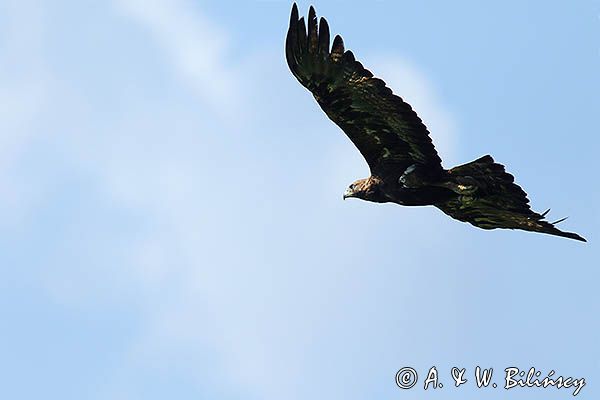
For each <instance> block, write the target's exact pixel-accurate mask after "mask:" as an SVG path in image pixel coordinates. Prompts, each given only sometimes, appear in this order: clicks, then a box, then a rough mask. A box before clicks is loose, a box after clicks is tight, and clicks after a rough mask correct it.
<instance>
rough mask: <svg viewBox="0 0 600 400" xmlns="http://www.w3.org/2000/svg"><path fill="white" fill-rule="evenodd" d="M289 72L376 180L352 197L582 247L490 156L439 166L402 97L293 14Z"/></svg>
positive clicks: (319, 25) (361, 183) (320, 29)
mask: <svg viewBox="0 0 600 400" xmlns="http://www.w3.org/2000/svg"><path fill="white" fill-rule="evenodd" d="M285 53H286V60H287V63H288V66H289V68H290V70H291V72H292V74H293V75H294V76H295V77H296V79H297V80H298V81H299V82H300V83H301V84H302V85H303V86H304V87H306V88H307V89H308V90H309V91H310V92H311V93H312V94H313V97H314V98H315V100H316V101H317V103H318V104H319V106H320V107H321V109H322V110H323V111H324V112H325V114H326V115H327V116H328V117H329V118H330V119H331V120H332V121H333V122H334V123H335V124H336V125H338V126H339V127H340V128H341V129H342V131H344V133H345V134H346V135H347V136H348V138H349V139H350V140H351V141H352V143H354V145H355V146H356V147H357V149H358V150H359V151H360V153H361V154H362V155H363V157H364V158H365V160H366V162H367V164H368V165H369V168H370V170H371V176H370V177H368V178H365V179H359V180H357V181H355V182H354V183H352V184H351V185H350V186H349V187H348V188H347V189H346V191H345V192H344V199H346V198H349V197H354V198H359V199H362V200H367V201H372V202H376V203H387V202H393V203H397V204H400V205H403V206H425V205H432V206H435V207H437V208H439V209H440V210H441V211H443V212H444V213H445V214H447V215H449V216H450V217H452V218H455V219H457V220H460V221H463V222H468V223H470V224H472V225H474V226H476V227H479V228H483V229H495V228H505V229H521V230H526V231H533V232H542V233H547V234H551V235H555V236H563V237H567V238H571V239H576V240H580V241H585V239H584V238H582V237H581V236H579V235H577V234H576V233H571V232H563V231H561V230H559V229H558V228H557V227H556V226H555V224H556V223H558V222H560V221H556V222H554V223H551V222H548V221H546V220H545V215H546V214H547V211H546V212H545V213H543V214H538V213H536V212H534V211H533V210H531V208H530V206H529V199H528V198H527V194H526V193H525V191H523V189H521V187H520V186H518V185H517V184H515V183H514V177H513V176H512V175H511V174H509V173H507V172H506V171H505V168H504V166H503V165H501V164H498V163H496V162H495V161H494V159H493V158H492V157H491V156H489V155H486V156H483V157H481V158H479V159H477V160H475V161H472V162H470V163H467V164H463V165H459V166H457V167H454V168H451V169H444V168H443V167H442V160H441V159H440V157H439V156H438V154H437V151H436V150H435V147H434V146H433V143H432V141H431V138H430V136H429V131H428V130H427V127H426V126H425V125H424V124H423V122H422V121H421V119H420V118H419V117H418V116H417V114H416V113H415V112H414V111H413V109H412V108H411V106H410V105H409V104H407V103H406V102H404V101H403V100H402V98H400V97H399V96H396V95H394V94H393V93H392V90H391V89H389V88H388V87H387V86H386V84H385V82H384V81H382V80H381V79H379V78H376V77H374V76H373V74H372V73H371V72H370V71H369V70H367V69H365V68H364V67H363V65H362V64H361V63H360V62H359V61H357V60H356V59H355V57H354V54H353V53H352V52H351V51H349V50H345V48H344V42H343V40H342V38H341V37H340V36H339V35H338V36H335V38H334V39H333V43H330V33H329V25H328V23H327V21H326V20H325V19H324V18H321V19H320V20H319V21H318V20H317V17H316V13H315V10H314V8H313V7H310V9H309V13H308V19H307V20H306V21H305V20H304V18H303V17H302V18H299V15H298V8H297V6H296V4H294V5H293V7H292V13H291V17H290V25H289V29H288V33H287V37H286V44H285Z"/></svg>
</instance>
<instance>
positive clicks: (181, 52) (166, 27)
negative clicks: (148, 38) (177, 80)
mask: <svg viewBox="0 0 600 400" xmlns="http://www.w3.org/2000/svg"><path fill="white" fill-rule="evenodd" d="M115 3H116V5H117V7H118V9H119V10H120V11H121V12H122V13H123V14H124V15H126V16H127V17H129V18H132V19H133V20H134V21H136V22H137V23H139V24H141V25H142V26H144V27H145V28H146V29H148V30H149V32H150V33H151V35H152V37H153V38H154V40H156V42H157V43H158V44H159V45H160V46H161V47H162V49H163V50H164V51H165V53H166V57H165V59H166V60H167V61H168V62H169V63H172V65H173V66H174V67H175V69H176V70H177V73H178V74H179V75H180V76H181V77H182V79H183V80H184V82H185V83H187V84H189V85H190V86H191V87H192V88H193V89H194V90H195V91H196V93H197V94H198V95H199V96H200V97H202V98H203V99H205V100H206V101H208V102H209V104H211V105H212V106H213V107H214V110H215V111H220V112H223V110H226V112H225V113H226V114H227V115H229V114H230V113H232V112H233V109H235V108H236V105H237V100H236V91H237V88H238V84H237V82H236V78H237V76H236V75H235V74H234V73H233V72H232V71H231V68H230V67H229V66H228V65H227V64H226V62H225V57H226V56H227V54H226V51H227V35H226V32H224V31H223V30H222V29H221V28H220V27H219V26H218V25H216V24H214V23H213V22H212V21H210V20H209V18H207V17H206V16H205V15H203V14H202V13H201V12H200V11H199V10H198V9H197V8H196V7H194V3H193V2H190V1H185V0H171V1H162V0H115Z"/></svg>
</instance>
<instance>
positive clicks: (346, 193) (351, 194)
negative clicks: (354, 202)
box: [342, 188, 354, 200]
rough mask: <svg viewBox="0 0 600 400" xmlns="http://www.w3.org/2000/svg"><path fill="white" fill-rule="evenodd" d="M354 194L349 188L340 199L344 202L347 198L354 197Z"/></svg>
mask: <svg viewBox="0 0 600 400" xmlns="http://www.w3.org/2000/svg"><path fill="white" fill-rule="evenodd" d="M353 195H354V192H353V191H352V190H350V188H348V189H346V191H345V192H344V195H343V196H342V198H343V199H344V200H346V199H347V198H348V197H354V196H353Z"/></svg>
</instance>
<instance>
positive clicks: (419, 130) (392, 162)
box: [286, 4, 442, 178]
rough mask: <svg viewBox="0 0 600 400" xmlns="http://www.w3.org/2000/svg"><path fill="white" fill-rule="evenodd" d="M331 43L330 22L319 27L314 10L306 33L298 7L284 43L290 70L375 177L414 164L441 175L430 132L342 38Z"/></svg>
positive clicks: (402, 169)
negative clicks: (354, 53) (341, 131)
mask: <svg viewBox="0 0 600 400" xmlns="http://www.w3.org/2000/svg"><path fill="white" fill-rule="evenodd" d="M329 42H330V40H329V27H328V25H327V21H325V19H324V18H321V20H320V22H319V24H318V25H317V17H316V14H315V10H314V8H313V7H311V8H310V10H309V14H308V32H307V27H306V25H305V22H304V18H301V19H298V8H297V7H296V4H294V6H293V8H292V15H291V18H290V27H289V30H288V34H287V39H286V58H287V62H288V65H289V67H290V70H291V71H292V73H293V74H294V76H295V77H296V78H297V79H298V81H300V83H301V84H302V85H304V86H305V87H306V88H307V89H308V90H310V91H311V92H312V94H313V96H314V97H315V99H316V100H317V102H318V103H319V105H320V106H321V108H322V109H323V111H325V113H326V114H327V116H328V117H329V118H330V119H331V120H332V121H333V122H335V123H336V124H337V125H338V126H339V127H340V128H342V130H343V131H344V132H345V133H346V135H348V137H349V138H350V140H351V141H352V142H353V143H354V145H355V146H356V147H357V148H358V150H359V151H360V152H361V153H362V155H363V157H364V158H365V159H366V161H367V163H368V164H369V167H370V169H371V173H373V174H375V175H379V176H381V177H383V178H385V177H390V176H393V175H400V174H402V172H403V171H404V170H405V169H406V167H408V166H410V165H412V164H422V165H426V166H427V167H428V168H429V169H430V170H431V171H432V172H437V171H441V170H442V165H441V160H440V158H439V156H438V154H437V152H436V151H435V148H434V147H433V143H432V142H431V139H430V137H429V132H428V131H427V127H425V125H424V124H423V122H422V121H421V119H420V118H419V117H418V116H417V114H416V113H415V112H414V111H413V110H412V108H411V107H410V105H408V104H407V103H405V102H404V101H403V100H402V99H401V98H400V97H398V96H395V95H394V94H393V93H392V91H391V90H390V89H389V88H387V87H386V85H385V82H383V81H382V80H381V79H378V78H375V77H373V74H372V73H371V72H369V71H368V70H367V69H365V68H363V66H362V64H361V63H360V62H358V61H356V60H355V59H354V55H353V54H352V52H351V51H344V43H343V41H342V38H341V37H340V36H336V37H335V39H334V40H333V46H332V48H331V50H330V49H329V44H330V43H329ZM396 177H397V176H396Z"/></svg>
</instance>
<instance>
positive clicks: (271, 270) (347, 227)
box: [11, 0, 453, 399]
mask: <svg viewBox="0 0 600 400" xmlns="http://www.w3.org/2000/svg"><path fill="white" fill-rule="evenodd" d="M116 4H117V5H118V8H119V10H120V12H121V13H122V15H125V16H126V17H128V18H131V19H132V20H133V21H135V22H136V24H138V26H141V27H143V28H144V29H147V30H148V32H150V33H151V37H152V38H153V39H154V40H155V41H156V43H158V44H159V45H160V46H161V48H162V49H163V51H164V54H165V63H166V64H169V65H172V67H173V68H174V70H175V71H176V73H177V75H178V76H179V77H180V78H181V81H182V82H184V83H186V84H189V85H190V86H191V87H192V88H193V89H194V90H195V92H196V94H197V95H198V96H199V97H200V98H201V99H203V100H204V101H206V102H207V103H209V104H210V105H211V106H212V108H213V109H214V110H222V109H226V110H228V111H227V113H231V112H232V110H233V111H236V110H238V106H237V105H236V102H238V101H241V102H244V106H245V108H247V109H250V110H251V111H252V113H251V114H252V120H251V121H249V123H248V125H247V126H246V127H245V131H246V132H239V131H237V130H235V129H232V128H231V126H230V125H229V121H224V120H223V119H215V118H213V116H214V115H213V113H212V112H211V110H205V109H204V110H203V109H200V110H198V111H195V110H194V111H193V112H191V111H190V110H179V109H177V107H176V106H175V105H173V104H172V103H170V104H168V105H163V104H158V105H157V104H147V105H144V106H147V107H139V105H138V107H139V108H141V109H142V111H140V110H139V109H138V110H137V112H133V111H132V110H123V111H124V112H123V114H124V115H126V117H125V118H121V117H117V118H112V119H110V115H108V117H107V119H104V115H103V114H102V113H101V112H100V113H98V114H94V110H87V109H86V112H85V113H77V114H78V118H80V119H82V120H83V121H81V122H82V124H81V126H79V127H77V129H69V130H67V131H68V132H72V131H76V132H77V134H76V135H75V134H73V135H71V134H70V133H68V134H66V135H65V137H63V138H61V139H64V141H65V143H66V144H65V143H60V141H57V146H58V145H64V146H65V149H64V154H65V156H68V157H71V158H72V160H71V161H73V164H74V165H77V166H78V167H79V168H80V169H81V171H79V172H82V173H85V174H86V177H89V179H91V180H94V183H95V184H96V186H97V187H98V188H99V192H100V195H101V196H105V197H106V199H104V200H106V201H107V202H108V203H110V204H113V205H114V206H115V207H116V208H118V209H119V210H120V211H121V212H125V213H127V212H130V213H131V214H132V215H135V216H141V218H143V220H144V222H145V223H146V224H147V225H148V226H150V228H149V229H147V230H145V231H144V232H143V234H140V235H139V236H138V235H133V236H135V237H133V238H129V237H128V238H127V239H126V240H124V241H123V242H120V241H119V240H117V239H115V240H114V241H110V238H109V239H108V240H107V239H104V240H107V241H108V242H109V243H108V244H106V243H104V244H95V246H93V248H92V249H91V250H92V251H90V253H93V254H85V255H84V256H87V257H89V258H93V257H94V256H96V257H97V258H98V259H99V260H100V261H96V263H93V262H87V261H86V260H84V262H83V265H79V263H80V261H79V260H78V259H77V257H76V256H72V257H70V258H68V259H67V258H65V260H64V261H65V262H64V263H63V265H61V266H60V267H57V269H53V270H51V271H49V272H48V273H47V275H48V276H49V279H48V290H49V291H50V293H51V294H52V295H55V296H56V300H57V301H58V302H61V301H62V302H70V303H72V304H75V305H76V306H77V307H82V308H85V307H86V305H87V304H89V303H94V302H100V303H102V302H103V301H104V302H106V301H113V300H114V298H112V297H111V296H117V297H118V293H117V294H116V295H115V294H114V292H119V291H122V292H124V293H125V294H124V295H123V296H122V297H119V300H121V301H123V302H128V301H129V302H135V303H136V304H141V305H142V307H143V308H144V309H143V310H142V313H143V314H144V322H143V324H144V326H145V328H146V329H144V330H143V332H142V334H141V335H140V337H139V338H137V340H136V344H135V345H134V346H133V347H132V348H131V349H130V352H129V354H128V355H126V356H125V357H124V359H125V360H124V363H125V366H124V367H123V368H122V369H121V370H120V371H118V372H117V375H121V374H123V375H125V376H127V374H128V372H127V371H126V369H127V367H128V366H129V367H131V369H132V370H134V369H137V368H138V367H140V366H141V367H146V366H147V364H151V363H155V364H156V363H157V361H156V360H169V359H171V358H173V357H182V358H185V357H187V356H190V357H193V359H194V361H193V362H195V363H198V364H201V363H202V362H203V360H202V357H201V356H198V353H201V351H199V350H198V348H202V347H204V348H209V349H211V351H214V352H215V353H217V354H218V357H219V362H220V368H222V370H223V371H224V375H225V376H227V379H228V380H229V381H228V382H227V384H230V383H231V384H233V385H234V386H239V387H242V388H243V391H247V392H250V393H251V394H254V395H255V396H252V395H251V396H250V397H260V398H273V399H275V398H290V399H292V398H294V397H295V396H294V394H295V395H296V396H300V394H299V393H302V390H306V389H305V388H299V387H298V386H299V385H300V384H301V383H300V382H299V381H298V377H300V376H303V375H306V374H310V373H312V370H313V369H314V368H311V366H310V365H309V364H307V361H306V360H307V358H308V357H310V356H308V355H306V354H305V352H306V349H307V348H309V347H311V346H312V341H313V340H314V338H318V337H320V335H322V334H323V332H325V333H326V334H330V335H335V332H337V331H335V327H336V324H344V323H347V322H348V323H352V324H353V326H356V327H359V328H361V327H360V325H361V324H362V322H360V321H357V318H358V316H359V315H360V314H355V313H356V312H357V311H356V308H358V309H359V311H361V310H360V308H361V307H362V308H363V309H362V311H361V312H364V311H365V310H364V309H365V308H367V307H372V308H373V310H370V311H369V314H370V315H374V316H375V317H376V318H379V319H381V320H384V319H385V318H384V317H383V311H381V310H376V309H375V308H376V301H375V300H370V299H375V298H376V297H375V296H374V294H375V293H376V292H378V291H379V290H381V289H382V288H381V287H372V286H369V284H370V283H372V281H371V280H372V279H374V278H373V277H372V276H373V275H371V274H375V276H377V275H376V274H377V263H379V262H381V261H382V259H381V254H383V253H381V254H376V255H373V254H370V253H369V251H368V249H369V246H370V244H373V243H371V241H373V237H372V235H371V229H372V228H373V227H374V226H375V224H376V223H377V224H379V223H384V220H385V221H390V218H388V217H387V216H384V214H385V213H384V212H383V211H382V210H384V211H387V210H386V209H382V208H378V209H375V206H374V205H371V206H372V207H366V206H365V207H362V208H360V209H359V208H357V207H353V208H352V206H349V207H346V208H343V209H340V208H339V207H342V205H343V206H346V204H343V203H342V202H341V198H340V196H341V193H342V191H343V189H344V187H345V185H346V184H347V183H349V180H348V179H347V178H348V172H349V170H352V171H354V170H356V172H357V176H351V177H350V180H352V179H354V178H358V177H362V176H365V174H366V172H367V171H366V169H365V166H364V162H362V161H361V160H360V156H359V155H358V152H357V151H356V150H355V149H354V148H353V147H352V145H351V144H350V143H349V142H348V140H347V139H345V138H344V137H343V136H342V133H341V132H337V134H338V139H339V141H336V140H332V141H331V142H330V143H334V145H333V147H332V148H333V151H332V152H333V153H334V155H333V156H332V154H331V152H328V151H327V148H326V147H322V148H321V147H320V146H317V147H318V149H316V148H315V145H314V143H315V139H317V138H319V137H321V136H322V135H321V134H320V132H318V133H316V132H314V131H315V130H319V129H321V128H320V127H319V125H318V124H317V125H313V124H312V122H313V121H322V122H323V124H322V126H325V125H326V124H327V126H328V127H329V128H331V127H332V125H331V124H329V123H328V122H325V121H326V120H325V118H326V117H325V116H324V115H322V114H320V113H321V111H320V110H319V109H318V108H317V107H314V105H313V104H311V101H312V99H311V97H310V96H309V95H308V93H306V92H304V89H303V88H299V87H298V85H297V83H296V82H295V81H294V79H293V78H292V77H291V75H290V74H289V73H288V71H287V70H284V68H285V66H284V64H283V55H282V54H281V53H280V52H275V51H273V52H268V53H265V54H261V57H257V58H252V57H250V61H248V60H244V65H243V67H244V68H245V69H247V70H250V71H252V72H253V76H254V77H255V79H256V82H253V83H247V82H246V83H243V84H242V83H241V81H243V79H242V76H241V75H240V74H239V71H240V70H238V69H235V68H230V67H229V66H228V63H227V62H226V57H227V49H228V46H227V40H226V39H224V38H226V37H227V33H228V32H224V31H223V29H222V28H221V27H220V26H218V25H216V24H214V23H213V22H211V21H210V20H209V19H208V18H207V17H206V16H204V15H203V14H202V13H201V12H200V10H198V9H197V8H195V7H194V6H193V3H192V2H186V1H183V0H177V1H166V0H165V1H159V0H147V1H141V0H118V1H117V2H116ZM279 44H280V43H279V41H278V45H279ZM278 49H279V47H278ZM98 51H107V50H106V49H98ZM108 54H109V55H110V53H108ZM265 57H266V58H267V59H275V58H278V57H279V58H281V63H273V64H270V65H268V66H265V65H264V59H265ZM377 66H378V67H379V66H381V68H380V69H379V68H378V69H377V71H378V73H381V76H382V77H383V78H384V79H385V80H386V81H387V82H388V84H389V85H390V87H392V88H394V89H395V90H396V91H397V92H398V93H400V94H402V95H403V96H404V97H406V99H407V100H409V101H411V102H412V103H413V105H414V106H415V109H417V111H418V112H419V113H420V114H421V116H422V117H423V118H424V119H425V120H426V122H427V123H428V125H429V126H430V127H431V128H432V131H433V130H434V128H435V131H436V132H437V130H440V132H444V133H445V134H446V135H450V134H451V132H453V129H452V127H451V125H452V122H451V118H450V117H448V115H447V114H446V113H445V112H444V111H443V107H441V106H440V104H439V102H438V101H437V98H436V96H435V94H434V91H433V90H432V89H431V86H430V85H429V84H428V81H427V79H426V78H424V77H423V76H422V75H421V74H420V73H419V72H418V70H416V69H415V68H412V67H408V66H407V64H406V63H404V62H402V61H399V60H391V61H388V62H386V61H383V62H382V63H381V64H377ZM386 68H389V72H388V71H386ZM61 82H62V81H61ZM263 82H268V83H269V84H263V85H261V83H263ZM280 84H281V85H289V87H290V88H291V87H294V88H296V89H297V90H295V91H294V92H293V94H291V93H290V94H288V92H287V91H285V95H282V94H281V91H282V86H280ZM64 85H68V82H67V81H65V82H64ZM252 85H253V86H252ZM261 86H262V87H263V88H264V89H263V90H265V91H267V92H268V93H258V94H255V93H254V92H253V90H255V89H256V88H258V87H261ZM234 88H235V92H234ZM284 88H285V87H284ZM48 90H50V92H51V93H49V94H48V95H49V96H50V97H51V98H53V99H55V100H56V99H60V104H59V105H58V106H57V105H56V104H51V105H50V106H51V107H52V108H51V109H52V110H55V111H56V110H58V111H59V114H58V115H59V116H60V118H61V119H71V118H73V117H72V116H71V113H72V110H80V109H81V108H83V109H85V105H84V106H80V105H79V100H80V99H84V100H85V96H79V94H80V93H79V92H78V91H79V89H78V88H77V87H76V86H74V85H73V86H70V87H60V88H59V87H55V86H51V87H50V88H49V89H48ZM15 91H17V92H19V93H20V95H21V96H23V100H22V101H20V102H17V104H21V105H24V106H26V107H25V109H26V111H25V112H23V113H22V114H19V113H18V112H14V113H13V114H14V115H15V116H16V117H15V118H20V119H18V120H17V122H16V123H15V124H16V125H18V124H20V122H18V121H28V120H33V119H35V112H36V109H37V108H39V104H38V103H36V102H35V101H32V100H35V99H43V98H44V96H41V95H40V94H39V93H37V92H36V91H35V90H29V89H27V87H25V86H20V87H18V88H16V89H15ZM13 92H14V91H13ZM65 92H66V93H70V94H69V96H65V95H64V93H65ZM11 93H12V92H11ZM286 96H287V97H286ZM15 98H17V99H18V98H19V95H16V94H15ZM249 99H252V101H250V100H249ZM263 100H264V101H263ZM282 100H283V101H282ZM286 101H294V102H296V101H297V102H298V103H297V104H298V105H296V103H294V106H293V107H289V104H286V103H285V102H286ZM259 104H260V106H259ZM80 107H81V108H80ZM124 107H127V105H124ZM130 111H131V112H130ZM159 111H160V112H159ZM305 111H306V114H307V116H306V117H305V116H304V112H305ZM300 113H302V115H301V116H300ZM19 115H22V116H19ZM274 116H275V117H274ZM236 118H237V119H238V120H239V119H240V118H241V116H239V115H237V116H236ZM294 119H298V120H301V121H298V122H292V121H294ZM178 121H185V123H179V122H178ZM307 121H308V122H307ZM334 129H337V128H333V129H328V132H323V135H325V134H332V135H334V133H332V131H333V130H334ZM25 131H26V132H28V133H29V134H38V132H36V131H34V130H32V129H26V130H25ZM266 131H269V132H271V133H269V134H267V133H265V132H266ZM83 132H85V134H84V133H83ZM217 134H218V136H217ZM278 135H289V138H286V139H282V136H278ZM310 135H312V136H310ZM309 136H310V137H309ZM434 138H435V139H436V144H438V147H440V149H441V150H442V151H441V153H442V155H445V153H446V151H448V150H447V148H448V147H451V146H450V145H448V144H444V140H443V139H441V138H440V135H438V134H437V133H435V134H434ZM11 140H12V139H11ZM324 141H326V140H325V139H324ZM449 141H450V140H449V139H448V141H447V142H449ZM267 142H268V143H267ZM342 142H343V143H344V145H343V150H340V148H341V146H340V147H338V146H337V144H338V143H342ZM236 146H237V147H236ZM269 146H271V147H269ZM301 146H302V147H301ZM271 150H272V151H271ZM321 150H322V153H320V155H317V153H318V152H320V151H321ZM342 151H343V155H342ZM309 152H311V153H310V156H307V155H306V154H308V153H309ZM338 154H339V155H338ZM287 156H289V157H296V158H294V160H297V161H302V162H301V163H299V162H286V157H287ZM267 158H268V159H267ZM11 163H12V161H11ZM322 171H333V173H332V174H333V175H334V177H333V179H329V176H328V175H329V173H322ZM359 171H362V172H359ZM338 175H339V176H338ZM315 188H317V189H315ZM320 188H324V190H319V189H320ZM330 193H332V194H331V196H330ZM332 204H335V210H334V209H332V208H328V207H334V206H333V205H332ZM355 204H356V203H355ZM338 205H339V207H338ZM376 210H377V211H376ZM354 218H355V219H354ZM415 221H416V219H411V220H409V221H407V220H404V226H403V227H404V228H411V227H412V228H415V227H416V226H417V223H416V222H415ZM79 223H81V224H82V225H84V226H85V228H86V229H89V228H90V227H89V226H87V224H86V221H85V220H84V221H80V222H79ZM378 226H379V225H378ZM411 234H412V233H411V232H410V231H408V230H407V231H406V232H404V231H402V232H400V235H411ZM436 235H437V236H436ZM441 235H442V233H434V234H432V235H431V236H432V237H430V238H429V240H430V244H428V246H429V245H431V243H432V242H434V241H435V240H436V237H438V236H441ZM400 239H401V237H398V236H395V237H393V239H390V241H392V240H393V242H394V243H387V244H386V243H384V245H386V246H387V248H390V247H391V246H397V241H398V240H400ZM91 240H94V239H91ZM378 245H381V243H378ZM423 246H425V245H423ZM67 247H70V246H69V244H65V248H67ZM112 247H120V248H121V247H122V248H124V251H123V252H122V253H115V254H113V253H110V252H111V251H112V250H114V249H113V248H112ZM414 247H415V248H414V249H407V250H406V251H404V254H403V260H404V262H406V263H412V264H413V265H417V266H418V263H419V257H418V256H415V254H418V253H419V252H423V251H424V250H423V249H422V247H420V245H418V244H417V245H415V246H414ZM348 248H350V249H357V252H356V253H353V252H347V251H346V250H347V249H348ZM379 250H380V249H378V251H379ZM60 251H61V250H60V249H59V250H58V252H60ZM68 251H70V250H67V251H66V252H67V253H68ZM104 252H108V253H109V254H108V255H107V254H104ZM411 252H412V253H411ZM95 253H97V254H95ZM113 257H115V258H117V257H118V260H113ZM61 261H62V260H61ZM113 261H114V262H113ZM109 264H110V265H109ZM113 264H114V265H113ZM371 268H373V269H374V270H373V271H369V270H370V269H371ZM367 272H369V275H368V274H367ZM393 276H394V278H402V279H397V282H396V283H393V282H392V280H389V283H386V285H388V284H389V285H390V286H389V287H385V288H384V289H387V290H390V289H393V292H395V291H398V292H401V293H403V294H404V295H406V293H410V292H411V290H414V289H413V288H411V283H413V282H414V281H415V279H416V278H415V277H414V276H403V275H400V273H398V275H393ZM394 280H396V279H394ZM384 286H385V285H384ZM392 286H393V288H392ZM355 291H358V292H359V293H361V294H362V297H361V296H359V297H357V296H356V295H355ZM103 296H104V297H103ZM361 329H368V328H361ZM348 334H354V335H357V336H355V338H360V337H361V336H360V335H361V332H360V331H359V332H358V333H357V332H350V333H348ZM342 350H343V349H342ZM342 350H340V351H342ZM334 354H337V353H334ZM174 355H175V356H174ZM313 360H314V358H313ZM127 363H128V364H127ZM158 364H160V362H158ZM191 369H193V368H191ZM192 373H193V372H192ZM315 374H316V373H315ZM198 379H202V378H200V377H199V378H198ZM323 379H324V380H326V377H323ZM117 381H118V382H117V385H120V384H123V381H121V380H119V379H117ZM329 384H330V385H333V384H332V383H329ZM125 385H127V384H125ZM121 389H122V388H116V389H115V392H120V391H121ZM246 389H247V390H246ZM291 389H298V391H295V390H294V393H290V390H291ZM124 390H125V391H126V392H127V388H125V389H124ZM108 391H109V392H110V391H111V390H110V388H109V390H108Z"/></svg>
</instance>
